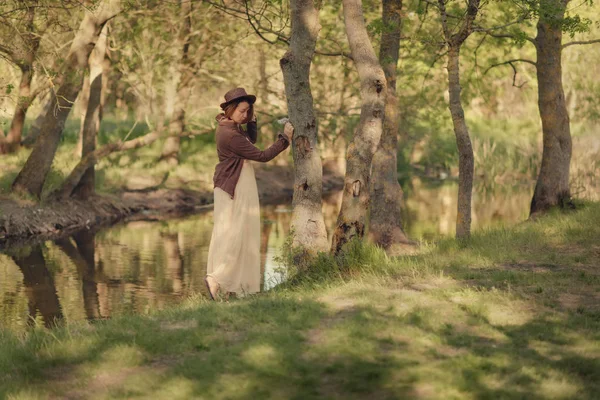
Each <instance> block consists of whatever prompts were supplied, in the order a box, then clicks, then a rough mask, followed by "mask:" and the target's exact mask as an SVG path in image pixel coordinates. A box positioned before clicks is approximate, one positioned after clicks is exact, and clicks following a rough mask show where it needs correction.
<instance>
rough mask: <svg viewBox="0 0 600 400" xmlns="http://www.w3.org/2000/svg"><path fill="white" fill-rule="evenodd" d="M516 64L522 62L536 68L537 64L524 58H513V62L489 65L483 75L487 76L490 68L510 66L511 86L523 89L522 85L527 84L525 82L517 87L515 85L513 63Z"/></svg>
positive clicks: (515, 78)
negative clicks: (511, 72) (511, 74)
mask: <svg viewBox="0 0 600 400" xmlns="http://www.w3.org/2000/svg"><path fill="white" fill-rule="evenodd" d="M516 62H524V63H527V64H531V65H533V66H535V67H537V64H536V63H535V62H534V61H531V60H527V59H525V58H515V59H513V60H508V61H504V62H501V63H497V64H492V65H490V66H489V67H488V68H487V69H486V70H485V72H484V73H483V75H485V74H487V73H488V72H489V71H490V70H491V69H492V68H496V67H500V66H502V65H510V67H511V68H512V70H513V81H512V85H513V86H514V87H518V88H522V87H523V86H524V85H525V84H526V83H527V81H525V82H523V83H521V84H520V85H517V83H516V81H517V68H516V67H515V64H514V63H516Z"/></svg>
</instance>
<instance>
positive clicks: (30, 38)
mask: <svg viewBox="0 0 600 400" xmlns="http://www.w3.org/2000/svg"><path fill="white" fill-rule="evenodd" d="M26 7H27V6H26ZM35 10H36V7H34V6H33V5H31V6H29V7H28V8H27V17H26V19H27V21H26V25H25V26H26V28H25V29H26V32H24V33H23V35H22V36H21V37H22V40H23V41H24V44H23V56H22V57H21V58H20V59H19V60H18V66H19V68H20V69H21V82H20V83H19V93H18V100H17V106H16V108H15V114H14V116H13V119H12V122H11V124H10V130H9V131H8V135H7V136H6V140H4V143H3V144H0V154H5V153H13V152H15V151H16V150H17V149H18V148H19V146H20V145H21V135H22V133H23V126H24V125H25V117H26V116H27V110H28V109H29V106H30V105H31V102H32V101H33V98H32V96H31V95H32V93H31V81H32V79H33V73H34V71H33V63H34V61H35V57H36V54H37V51H38V49H39V47H40V39H41V37H40V36H39V35H37V34H35V32H34V30H35V26H34V18H35Z"/></svg>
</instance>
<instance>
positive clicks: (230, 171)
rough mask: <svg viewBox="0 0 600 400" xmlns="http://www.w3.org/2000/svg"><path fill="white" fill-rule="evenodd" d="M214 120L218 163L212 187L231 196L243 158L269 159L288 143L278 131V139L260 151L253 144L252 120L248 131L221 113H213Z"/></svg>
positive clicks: (254, 133) (254, 129) (254, 141)
mask: <svg viewBox="0 0 600 400" xmlns="http://www.w3.org/2000/svg"><path fill="white" fill-rule="evenodd" d="M217 121H218V123H219V126H218V127H217V133H216V141H217V154H218V155H219V163H218V164H217V166H216V168H215V175H214V178H213V181H214V187H215V188H221V189H222V190H224V191H225V192H227V193H229V195H230V196H231V198H233V195H234V193H235V186H236V185H237V182H238V180H239V179H240V174H241V173H242V167H243V165H244V160H252V161H260V162H267V161H271V160H272V159H273V158H275V156H277V155H278V154H279V153H281V152H282V151H283V150H285V149H286V148H287V147H288V146H289V141H288V140H287V138H286V137H285V136H284V135H282V134H280V135H279V139H277V141H276V142H275V143H273V144H272V145H271V146H270V147H269V148H268V149H266V150H260V149H258V148H257V147H256V146H254V143H256V138H257V136H258V129H257V126H256V122H249V123H248V131H244V130H243V129H242V128H241V127H240V126H239V125H238V124H236V123H235V122H233V121H232V120H230V119H228V118H226V117H225V115H224V114H219V115H217Z"/></svg>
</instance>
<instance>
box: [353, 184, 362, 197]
mask: <svg viewBox="0 0 600 400" xmlns="http://www.w3.org/2000/svg"><path fill="white" fill-rule="evenodd" d="M360 186H361V183H360V181H358V180H357V181H354V182H353V183H352V195H353V196H354V197H358V196H359V195H360Z"/></svg>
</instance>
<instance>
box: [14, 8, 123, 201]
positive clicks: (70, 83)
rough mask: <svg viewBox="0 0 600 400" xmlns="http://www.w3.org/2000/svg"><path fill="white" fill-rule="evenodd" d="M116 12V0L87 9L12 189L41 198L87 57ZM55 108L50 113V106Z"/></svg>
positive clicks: (79, 88) (79, 86)
mask: <svg viewBox="0 0 600 400" xmlns="http://www.w3.org/2000/svg"><path fill="white" fill-rule="evenodd" d="M119 11H120V0H105V1H103V2H101V3H100V4H99V5H98V6H97V8H95V11H94V12H91V11H88V12H87V13H86V15H85V17H84V19H83V21H82V22H81V25H80V27H79V30H78V32H77V35H76V36H75V39H74V40H73V43H72V45H71V49H70V50H69V55H68V56H67V59H66V61H65V63H64V64H63V67H62V71H61V74H60V77H59V78H58V82H57V85H58V86H59V87H58V90H57V93H56V96H52V103H51V107H50V110H49V111H48V113H47V114H46V116H45V118H44V122H43V124H42V129H41V134H40V137H39V139H38V140H37V141H36V143H35V145H34V147H33V151H32V152H31V154H30V155H29V158H28V159H27V161H26V163H25V165H24V166H23V169H22V170H21V171H20V172H19V175H18V176H17V178H16V179H15V181H14V182H13V185H12V188H13V191H15V192H22V193H28V194H30V195H33V196H35V197H37V198H40V197H41V194H42V188H43V186H44V182H45V181H46V176H47V175H48V172H49V171H50V167H51V166H52V161H53V160H54V155H55V153H56V149H57V148H58V144H59V142H60V137H61V135H62V131H63V128H64V125H65V122H66V120H67V117H68V116H69V113H70V111H71V107H72V105H73V102H74V101H75V99H76V98H77V95H78V94H79V91H80V90H81V85H82V82H83V75H84V72H85V70H86V68H87V64H88V58H89V56H90V53H91V52H92V50H93V49H94V45H95V43H96V41H97V40H98V36H99V35H100V32H101V31H102V28H103V27H104V24H105V23H106V22H107V21H108V20H109V19H110V18H113V17H114V16H115V15H116V14H117V13H118V12H119ZM56 107H58V111H57V113H56V114H54V111H53V110H54V109H55V108H56Z"/></svg>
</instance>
